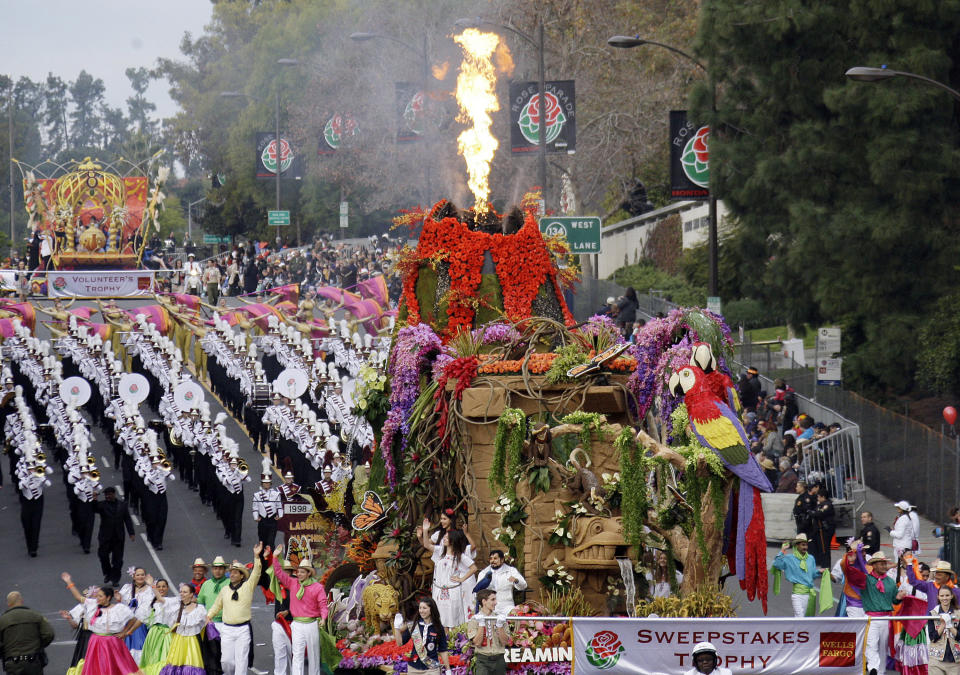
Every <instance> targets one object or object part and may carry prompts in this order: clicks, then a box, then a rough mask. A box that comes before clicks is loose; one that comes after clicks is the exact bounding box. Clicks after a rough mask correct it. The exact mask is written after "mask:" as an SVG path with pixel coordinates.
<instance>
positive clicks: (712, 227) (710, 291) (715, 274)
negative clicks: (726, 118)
mask: <svg viewBox="0 0 960 675" xmlns="http://www.w3.org/2000/svg"><path fill="white" fill-rule="evenodd" d="M607 44H608V45H610V46H611V47H617V48H618V49H632V48H633V47H642V46H643V45H652V46H654V47H660V48H661V49H666V50H667V51H670V52H673V53H674V54H677V55H678V56H682V57H683V58H685V59H687V60H688V61H690V62H691V63H692V64H693V65H695V66H696V67H697V68H699V69H700V70H702V71H703V72H704V73H706V74H707V76H708V77H709V74H710V73H709V71H708V70H707V67H706V66H705V65H703V64H702V63H701V62H700V61H698V60H697V59H696V58H694V57H693V56H691V55H690V54H688V53H687V52H685V51H683V50H682V49H678V48H677V47H674V46H673V45H668V44H664V43H663V42H657V41H656V40H647V39H645V38H641V37H640V36H633V37H630V36H629V35H614V36H613V37H611V38H608V39H607ZM712 92H713V93H712V95H711V96H712V98H711V104H710V107H711V109H712V110H713V113H714V116H716V112H717V88H716V85H714V86H713V90H712ZM709 209H710V218H709V220H710V223H709V227H708V229H707V251H708V253H709V263H710V264H709V267H710V275H709V277H708V281H707V295H710V296H716V295H717V294H718V293H719V276H720V275H719V270H718V266H719V265H718V261H719V258H720V243H719V235H718V227H717V225H718V223H717V191H716V190H715V189H714V186H713V185H710V202H709Z"/></svg>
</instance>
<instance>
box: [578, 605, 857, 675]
mask: <svg viewBox="0 0 960 675" xmlns="http://www.w3.org/2000/svg"><path fill="white" fill-rule="evenodd" d="M866 628H867V622H866V620H865V619H849V618H809V619H800V620H797V619H795V618H783V619H613V620H611V619H610V618H609V617H606V618H582V619H581V618H579V617H577V618H576V619H574V621H573V648H574V664H575V668H574V671H575V675H597V674H600V673H634V674H637V675H646V674H647V673H649V674H650V675H654V674H660V673H683V672H685V671H687V670H690V669H691V668H693V662H692V658H691V656H690V652H692V651H693V647H694V645H696V644H697V643H698V642H712V643H713V645H714V646H715V647H716V648H717V655H718V656H719V657H720V665H721V666H722V667H724V668H729V669H731V670H732V671H733V672H735V673H737V674H738V675H744V674H745V673H746V674H749V673H757V674H759V673H779V674H783V675H790V674H794V673H795V674H797V675H800V674H801V673H804V674H805V673H830V674H831V675H862V673H863V645H864V639H865V637H866Z"/></svg>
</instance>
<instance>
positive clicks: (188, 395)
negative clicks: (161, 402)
mask: <svg viewBox="0 0 960 675" xmlns="http://www.w3.org/2000/svg"><path fill="white" fill-rule="evenodd" d="M183 397H184V398H185V399H187V400H188V401H192V400H193V392H192V391H188V392H187V393H186V394H184V395H183Z"/></svg>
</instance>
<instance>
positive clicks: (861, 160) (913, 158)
mask: <svg viewBox="0 0 960 675" xmlns="http://www.w3.org/2000/svg"><path fill="white" fill-rule="evenodd" d="M701 19H702V20H701V26H700V31H699V35H698V40H697V51H698V55H699V56H700V58H701V59H703V60H704V61H705V63H706V65H707V69H708V72H709V74H710V77H711V79H712V81H713V82H714V83H715V84H716V86H717V91H718V93H719V96H718V100H717V112H716V115H715V116H713V115H712V114H711V112H710V108H711V105H710V104H711V100H710V99H711V96H710V88H709V86H704V87H700V88H699V89H698V90H697V91H695V92H694V95H693V96H692V104H693V105H692V108H693V114H694V116H695V117H697V118H698V119H701V120H707V119H710V120H711V122H712V127H713V128H714V129H715V130H716V131H715V132H714V133H713V134H712V136H711V147H710V151H711V182H712V184H713V187H714V188H715V189H716V191H717V193H718V194H719V195H720V196H721V197H722V198H723V199H724V200H725V202H726V203H727V205H728V206H729V207H730V208H731V210H732V211H733V214H734V216H735V218H736V219H737V221H738V223H739V228H740V231H739V233H738V236H736V237H733V238H732V239H731V240H730V241H729V242H728V243H730V244H731V245H734V246H736V245H740V246H743V247H749V248H744V249H741V250H740V251H739V252H738V253H739V254H738V255H737V256H735V258H736V259H739V260H741V261H743V262H742V265H743V267H742V268H741V269H740V274H739V279H740V282H741V284H742V291H743V294H744V295H747V296H752V297H756V298H758V299H761V300H764V301H765V302H766V303H767V304H768V305H770V306H773V307H777V308H778V309H782V310H783V311H784V313H785V314H786V315H787V317H788V319H789V320H790V321H792V322H794V323H802V322H809V323H813V324H814V325H817V324H819V323H837V324H840V325H841V326H842V327H843V328H844V329H845V331H844V356H845V361H844V370H845V378H846V379H848V381H851V382H852V383H853V384H854V386H858V387H860V388H861V389H863V390H866V391H870V392H891V393H892V392H899V391H903V390H906V389H909V388H910V387H911V386H912V384H913V383H914V381H915V377H914V363H915V348H916V345H915V337H914V336H915V331H916V329H917V327H918V323H919V321H920V320H921V318H922V317H923V316H924V314H925V312H926V311H927V310H928V309H930V308H932V307H933V306H934V304H935V302H936V300H937V298H939V297H940V296H942V295H944V294H945V293H946V292H948V291H949V288H950V286H951V284H952V278H953V276H954V275H953V274H952V268H951V263H952V261H954V260H956V258H957V254H958V252H960V251H958V250H957V249H958V241H957V238H956V237H954V236H953V232H954V231H955V229H956V222H955V221H956V218H955V216H954V214H955V213H956V212H957V201H958V199H960V195H958V193H957V191H956V189H953V188H954V187H955V185H956V183H957V179H958V177H960V176H958V171H957V167H958V166H960V163H958V159H960V153H958V133H957V124H958V118H957V114H956V111H957V108H956V105H955V104H954V103H952V102H951V100H950V99H949V98H948V97H947V96H946V95H945V94H943V93H942V92H940V91H938V90H937V89H934V88H931V87H925V86H919V85H917V84H914V83H911V82H908V81H902V80H898V81H891V82H883V83H876V84H865V83H858V82H852V81H847V80H846V79H845V78H844V72H845V71H846V70H847V69H848V68H849V67H851V66H855V65H880V64H888V65H889V66H890V67H891V68H895V69H897V70H904V71H910V72H915V73H919V74H922V75H926V76H928V77H932V78H934V79H938V80H940V81H943V82H947V83H951V80H952V86H954V87H956V86H957V84H958V81H957V80H958V79H960V71H957V69H956V67H955V65H954V64H955V63H956V60H957V57H958V56H960V54H958V50H960V44H958V42H957V40H956V35H957V34H958V31H960V3H958V2H957V0H946V1H945V2H940V3H927V2H923V1H921V0H901V1H900V2H897V3H879V4H878V3H876V2H868V1H867V0H855V1H854V2H837V1H836V0H834V1H831V2H820V3H808V2H801V1H799V0H783V1H781V2H778V3H775V4H763V5H757V4H746V5H745V4H743V3H741V2H736V1H735V0H711V1H710V2H707V3H705V4H704V7H703V12H702V16H701ZM726 254H727V252H726V251H724V250H723V249H722V250H721V256H724V255H726ZM720 290H721V293H724V291H725V289H724V288H721V289H720Z"/></svg>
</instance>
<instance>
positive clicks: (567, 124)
mask: <svg viewBox="0 0 960 675" xmlns="http://www.w3.org/2000/svg"><path fill="white" fill-rule="evenodd" d="M544 88H545V89H546V94H545V96H544V113H545V114H546V117H547V123H546V132H547V152H566V153H569V154H573V153H574V152H575V151H576V149H577V95H576V86H575V84H574V81H573V80H554V81H552V82H544ZM539 99H540V83H539V82H511V83H510V149H511V151H512V152H515V153H527V152H537V151H538V150H539V149H540V103H539Z"/></svg>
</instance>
